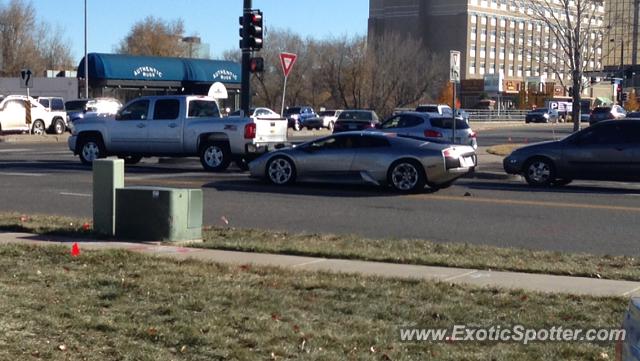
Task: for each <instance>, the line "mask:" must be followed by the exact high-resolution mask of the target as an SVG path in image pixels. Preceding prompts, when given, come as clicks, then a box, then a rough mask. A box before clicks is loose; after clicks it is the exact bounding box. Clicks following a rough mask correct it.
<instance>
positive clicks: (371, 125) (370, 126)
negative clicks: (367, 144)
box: [364, 123, 376, 129]
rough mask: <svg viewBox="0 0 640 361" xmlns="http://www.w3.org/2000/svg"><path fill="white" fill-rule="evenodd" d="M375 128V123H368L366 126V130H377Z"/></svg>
mask: <svg viewBox="0 0 640 361" xmlns="http://www.w3.org/2000/svg"><path fill="white" fill-rule="evenodd" d="M375 127H376V124H375V123H367V124H366V125H365V126H364V129H367V128H375Z"/></svg>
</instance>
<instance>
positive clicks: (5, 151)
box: [0, 148, 33, 153]
mask: <svg viewBox="0 0 640 361" xmlns="http://www.w3.org/2000/svg"><path fill="white" fill-rule="evenodd" d="M32 150H33V149H26V148H24V149H22V148H15V149H0V153H17V152H30V151H32Z"/></svg>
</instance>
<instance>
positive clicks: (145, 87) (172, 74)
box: [78, 53, 241, 109]
mask: <svg viewBox="0 0 640 361" xmlns="http://www.w3.org/2000/svg"><path fill="white" fill-rule="evenodd" d="M88 58H89V64H88V65H89V71H88V73H89V97H92V98H95V97H113V98H117V99H119V100H120V101H122V102H126V101H129V100H131V99H133V98H136V97H139V96H144V95H165V94H166V95H168V94H202V95H206V94H208V92H209V89H210V87H211V85H212V84H213V83H216V82H219V83H222V84H223V85H224V86H225V87H226V90H227V93H228V98H227V99H220V103H221V107H223V108H224V107H229V108H231V109H236V108H238V106H239V98H240V81H241V79H240V78H241V67H240V64H238V63H234V62H231V61H223V60H207V59H190V58H169V57H151V56H132V55H121V54H98V53H90V54H88ZM78 80H79V81H78V83H79V87H80V89H79V93H80V94H84V58H83V59H82V60H81V61H80V64H79V65H78Z"/></svg>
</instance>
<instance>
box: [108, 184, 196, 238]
mask: <svg viewBox="0 0 640 361" xmlns="http://www.w3.org/2000/svg"><path fill="white" fill-rule="evenodd" d="M202 205H203V204H202V190H201V189H174V188H161V187H127V188H120V189H116V227H115V228H116V237H117V238H122V239H130V240H139V241H169V242H177V241H197V240H202Z"/></svg>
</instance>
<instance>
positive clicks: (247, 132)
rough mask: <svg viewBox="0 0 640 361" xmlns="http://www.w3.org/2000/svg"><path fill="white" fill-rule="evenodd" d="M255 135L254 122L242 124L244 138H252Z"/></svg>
mask: <svg viewBox="0 0 640 361" xmlns="http://www.w3.org/2000/svg"><path fill="white" fill-rule="evenodd" d="M255 137H256V123H249V124H247V125H245V126H244V139H253V138H255Z"/></svg>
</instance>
